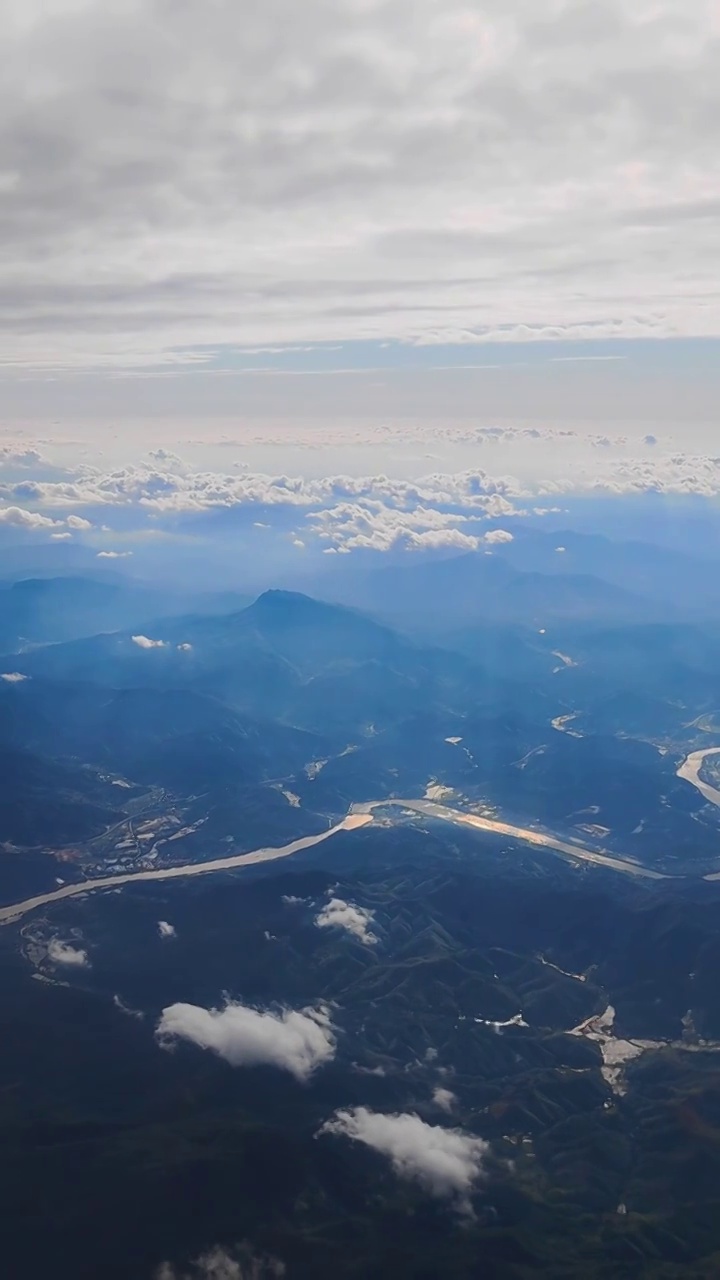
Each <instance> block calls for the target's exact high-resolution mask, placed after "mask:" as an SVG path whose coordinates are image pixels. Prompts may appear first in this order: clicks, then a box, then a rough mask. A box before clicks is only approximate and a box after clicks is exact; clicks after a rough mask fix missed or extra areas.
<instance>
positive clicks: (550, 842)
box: [0, 747, 720, 925]
mask: <svg viewBox="0 0 720 1280" xmlns="http://www.w3.org/2000/svg"><path fill="white" fill-rule="evenodd" d="M716 755H720V747H709V748H706V749H705V750H703V751H693V752H692V753H691V754H690V755H689V756H687V757H686V758H685V760H683V762H682V764H681V765H680V767H679V768H678V770H677V776H678V778H682V779H683V780H684V781H685V782H689V783H691V784H692V786H694V787H695V788H696V789H697V790H698V791H699V792H700V794H701V795H702V796H703V798H704V799H705V800H707V801H708V802H709V803H710V804H714V805H718V806H719V807H720V788H717V787H713V786H711V784H710V783H708V782H705V781H704V780H703V779H702V778H701V777H700V771H701V769H702V766H703V764H704V762H705V760H707V759H708V758H709V757H710V756H716ZM390 807H392V808H398V809H405V810H410V811H411V812H413V813H419V814H424V815H425V816H427V817H428V818H439V819H441V820H442V821H444V822H453V823H456V824H458V825H460V826H466V827H471V828H472V829H473V830H475V831H485V832H490V833H492V834H494V835H500V836H506V837H507V838H509V839H512V840H518V841H520V842H521V843H522V844H528V845H531V846H534V847H536V848H541V849H549V850H551V851H552V852H554V853H559V854H561V855H562V856H563V857H565V858H571V859H573V860H574V861H579V862H589V863H592V864H593V865H594V866H601V867H608V868H609V869H610V870H612V871H620V872H623V873H624V874H625V875H633V876H640V877H642V878H643V879H645V880H673V879H677V878H678V877H676V876H672V875H664V874H663V873H662V872H661V871H651V870H650V868H649V867H643V866H640V864H639V863H637V862H632V861H630V860H628V859H625V858H618V857H615V856H614V855H612V854H610V853H609V852H608V851H607V850H605V849H592V848H590V847H588V846H587V845H584V844H579V843H578V844H575V843H571V842H570V840H569V839H567V840H563V839H561V838H560V837H559V836H556V835H554V834H553V833H552V832H547V831H540V830H537V829H535V828H531V827H516V826H514V825H513V824H512V823H509V822H500V821H499V820H497V819H495V818H484V817H480V816H478V815H477V814H474V813H466V812H465V811H464V810H462V809H451V808H449V807H448V806H447V805H444V804H438V803H437V802H436V801H434V800H397V799H390V800H370V801H367V802H366V803H363V804H353V805H351V806H350V812H349V813H348V815H347V817H345V818H343V820H342V822H338V823H336V824H335V826H332V827H329V828H328V830H327V831H322V832H320V834H319V835H315V836H303V837H302V838H301V839H300V840H293V841H291V843H290V844H285V845H281V846H280V847H279V848H264V849H256V850H255V851H254V852H251V853H241V854H236V855H234V856H231V857H228V858H215V859H213V860H212V861H211V862H195V863H191V864H190V865H188V866H182V867H160V868H158V869H156V870H154V871H134V872H133V871H130V872H127V873H126V874H123V875H118V876H102V877H100V878H98V879H97V880H83V881H81V882H80V883H79V884H65V885H62V887H61V888H59V889H54V890H52V891H51V892H50V893H42V894H38V895H37V897H34V898H26V900H25V901H24V902H16V903H12V904H11V905H10V906H6V907H0V925H3V924H11V923H13V922H14V921H16V920H20V919H21V918H22V916H25V915H28V914H29V913H30V912H31V911H37V910H38V909H39V908H40V907H46V906H50V905H51V904H52V903H54V902H62V901H63V900H64V899H65V898H79V897H82V896H83V895H84V894H87V893H97V892H99V891H102V890H112V889H120V888H122V886H123V885H126V884H135V883H138V884H140V883H143V882H145V881H150V880H180V879H186V878H187V877H188V876H206V875H211V874H212V873H213V872H217V871H236V870H238V868H240V867H251V866H257V865H258V864H260V863H263V862H276V861H277V860H278V859H280V858H289V857H291V856H292V854H294V853H301V852H302V851H303V850H304V849H312V848H313V847H314V846H315V845H318V844H322V843H323V841H325V840H329V839H330V838H331V836H334V835H337V833H338V832H340V831H355V830H357V829H358V828H360V827H365V826H367V825H368V823H371V822H372V821H373V814H374V812H375V810H376V809H386V808H390ZM703 879H704V880H720V871H718V872H715V873H713V874H712V875H707V876H704V877H703Z"/></svg>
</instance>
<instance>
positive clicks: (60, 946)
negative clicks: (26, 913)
mask: <svg viewBox="0 0 720 1280" xmlns="http://www.w3.org/2000/svg"><path fill="white" fill-rule="evenodd" d="M47 953H48V959H49V960H52V962H53V964H61V965H67V966H68V967H69V968H76V969H87V968H88V967H89V965H90V961H89V959H88V954H87V951H82V950H81V949H80V948H79V947H73V946H71V945H70V944H69V943H67V942H61V941H60V939H59V938H53V939H52V941H51V942H50V944H49V946H48V950H47Z"/></svg>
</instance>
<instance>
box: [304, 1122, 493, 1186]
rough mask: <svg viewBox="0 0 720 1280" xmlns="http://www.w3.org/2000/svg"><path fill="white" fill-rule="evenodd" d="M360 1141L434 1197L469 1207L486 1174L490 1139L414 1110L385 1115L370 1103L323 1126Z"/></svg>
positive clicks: (336, 1133)
mask: <svg viewBox="0 0 720 1280" xmlns="http://www.w3.org/2000/svg"><path fill="white" fill-rule="evenodd" d="M320 1132H321V1133H324V1134H335V1135H338V1136H341V1137H346V1138H350V1139H351V1141H353V1142H362V1143H363V1144H364V1145H365V1146H367V1147H372V1149H373V1150H374V1151H378V1152H379V1153H380V1154H381V1155H383V1156H387V1158H388V1159H389V1160H390V1162H391V1164H392V1167H393V1169H394V1171H395V1173H396V1174H397V1176H398V1177H399V1178H407V1179H409V1180H411V1181H414V1182H418V1183H420V1185H421V1186H422V1187H423V1188H424V1189H425V1191H428V1192H429V1193H430V1194H431V1195H433V1196H438V1197H439V1198H447V1199H452V1200H454V1201H456V1203H457V1204H458V1205H459V1206H460V1207H461V1208H463V1209H464V1210H469V1196H470V1193H471V1191H472V1188H473V1186H474V1184H475V1183H476V1182H477V1181H478V1180H479V1179H480V1178H481V1177H482V1176H483V1171H484V1169H483V1162H484V1159H485V1156H486V1155H487V1153H488V1151H489V1149H490V1148H489V1144H488V1143H487V1142H485V1141H484V1140H483V1139H482V1138H476V1137H474V1136H473V1135H472V1134H468V1133H465V1132H463V1131H462V1130H461V1129H443V1128H441V1127H440V1126H438V1125H432V1124H427V1123H426V1122H425V1121H424V1120H421V1119H420V1117H419V1116H417V1115H414V1114H412V1113H405V1114H399V1115H382V1114H381V1113H380V1112H377V1111H371V1110H369V1108H367V1107H352V1108H349V1109H348V1110H343V1111H337V1112H336V1113H335V1115H334V1116H333V1117H332V1119H330V1120H328V1121H327V1122H326V1123H325V1124H324V1125H323V1127H322V1129H321V1130H320Z"/></svg>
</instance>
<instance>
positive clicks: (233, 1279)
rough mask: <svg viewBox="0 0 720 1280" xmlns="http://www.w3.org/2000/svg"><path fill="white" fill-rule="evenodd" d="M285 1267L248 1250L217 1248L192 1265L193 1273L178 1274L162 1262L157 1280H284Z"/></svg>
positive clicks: (281, 1263) (216, 1246)
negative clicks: (282, 1278) (230, 1250)
mask: <svg viewBox="0 0 720 1280" xmlns="http://www.w3.org/2000/svg"><path fill="white" fill-rule="evenodd" d="M284 1275H285V1264H284V1263H283V1262H281V1261H280V1260H279V1258H268V1257H264V1256H260V1255H257V1254H253V1253H252V1252H251V1251H250V1250H248V1249H242V1250H238V1249H234V1250H233V1251H232V1252H229V1251H228V1250H227V1249H223V1248H221V1247H220V1246H219V1245H215V1247H214V1248H212V1249H210V1250H209V1251H208V1252H207V1253H204V1254H202V1255H201V1257H199V1258H196V1260H195V1261H194V1262H192V1263H191V1264H190V1271H189V1272H187V1271H182V1272H181V1271H178V1270H177V1269H176V1268H175V1267H173V1266H172V1265H171V1264H170V1263H169V1262H163V1263H162V1265H161V1266H160V1268H159V1270H158V1271H157V1272H156V1274H155V1280H281V1277H282V1276H284Z"/></svg>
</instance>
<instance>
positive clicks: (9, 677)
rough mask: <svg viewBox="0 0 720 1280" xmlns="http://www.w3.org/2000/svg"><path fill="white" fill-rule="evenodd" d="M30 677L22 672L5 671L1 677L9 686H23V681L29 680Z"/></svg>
mask: <svg viewBox="0 0 720 1280" xmlns="http://www.w3.org/2000/svg"><path fill="white" fill-rule="evenodd" d="M29 679H30V677H29V676H25V675H23V673H22V672H21V671H4V672H3V673H2V675H0V680H4V681H5V682H6V683H7V684H22V682H23V680H29Z"/></svg>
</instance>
